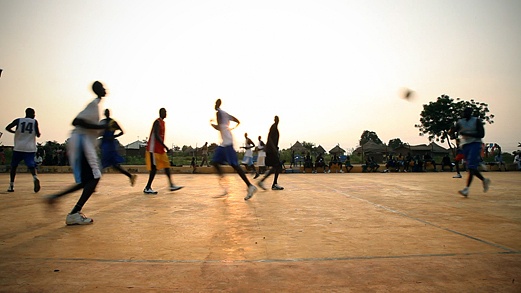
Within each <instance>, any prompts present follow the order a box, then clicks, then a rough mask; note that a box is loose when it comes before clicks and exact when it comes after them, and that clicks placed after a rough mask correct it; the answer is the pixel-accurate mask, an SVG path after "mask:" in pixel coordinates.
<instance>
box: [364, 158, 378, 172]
mask: <svg viewBox="0 0 521 293" xmlns="http://www.w3.org/2000/svg"><path fill="white" fill-rule="evenodd" d="M365 164H366V166H367V169H368V171H369V172H376V171H378V169H379V168H380V165H378V163H376V160H375V159H374V157H369V158H368V159H367V160H366V162H365Z"/></svg>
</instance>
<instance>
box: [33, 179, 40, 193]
mask: <svg viewBox="0 0 521 293" xmlns="http://www.w3.org/2000/svg"><path fill="white" fill-rule="evenodd" d="M33 183H34V192H38V191H40V180H38V178H34V180H33Z"/></svg>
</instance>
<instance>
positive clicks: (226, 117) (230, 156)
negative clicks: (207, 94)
mask: <svg viewBox="0 0 521 293" xmlns="http://www.w3.org/2000/svg"><path fill="white" fill-rule="evenodd" d="M221 103H222V102H221V99H217V101H215V111H216V113H215V115H216V116H217V124H213V123H212V124H211V125H212V127H213V128H215V129H216V130H218V131H219V132H220V134H221V139H222V142H221V145H220V146H219V147H217V149H216V150H215V153H214V155H213V158H212V165H213V166H214V167H215V169H216V170H217V173H218V174H219V179H220V180H222V179H223V178H224V173H223V171H222V168H221V165H224V164H229V165H230V166H232V168H233V169H234V170H235V172H237V174H239V176H240V177H241V179H242V181H244V183H245V184H246V186H247V189H248V193H247V194H246V197H244V200H248V199H250V198H251V197H252V196H253V194H254V193H255V192H257V187H255V186H254V185H253V184H251V183H250V181H249V180H248V178H247V177H246V174H245V173H244V171H243V170H242V168H241V167H240V166H239V162H238V158H237V153H236V152H235V149H234V148H233V136H232V132H231V130H230V121H233V122H235V123H237V125H239V124H240V121H239V119H237V118H235V117H234V116H232V115H230V114H228V113H226V112H225V111H224V110H222V109H221ZM227 194H228V190H227V189H226V187H225V190H224V194H223V195H227Z"/></svg>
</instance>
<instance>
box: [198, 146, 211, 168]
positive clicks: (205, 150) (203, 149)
mask: <svg viewBox="0 0 521 293" xmlns="http://www.w3.org/2000/svg"><path fill="white" fill-rule="evenodd" d="M201 153H202V158H201V164H200V165H199V166H201V167H202V166H203V165H204V164H205V163H206V167H210V165H209V164H208V142H205V143H204V145H203V146H202V147H201Z"/></svg>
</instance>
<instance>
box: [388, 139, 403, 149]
mask: <svg viewBox="0 0 521 293" xmlns="http://www.w3.org/2000/svg"><path fill="white" fill-rule="evenodd" d="M387 145H388V146H389V147H390V148H392V149H396V148H399V147H401V146H403V145H405V143H404V142H402V140H401V139H399V138H393V139H390V140H389V143H387Z"/></svg>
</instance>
